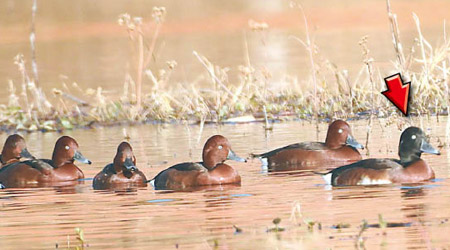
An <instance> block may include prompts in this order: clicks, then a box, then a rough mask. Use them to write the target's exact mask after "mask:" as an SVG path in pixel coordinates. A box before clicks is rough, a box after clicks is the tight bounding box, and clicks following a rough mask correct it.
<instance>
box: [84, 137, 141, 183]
mask: <svg viewBox="0 0 450 250" xmlns="http://www.w3.org/2000/svg"><path fill="white" fill-rule="evenodd" d="M92 185H93V187H94V189H110V188H114V189H115V188H131V187H146V186H147V178H146V177H145V175H144V173H142V172H141V171H139V169H137V167H136V157H135V156H134V154H133V149H132V148H131V145H130V144H129V143H128V142H122V143H121V144H120V145H119V147H117V153H116V156H115V157H114V161H113V163H111V164H108V165H106V166H105V167H104V168H103V170H102V171H100V173H98V174H97V175H96V176H95V177H94V181H93V184H92Z"/></svg>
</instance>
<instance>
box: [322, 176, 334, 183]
mask: <svg viewBox="0 0 450 250" xmlns="http://www.w3.org/2000/svg"><path fill="white" fill-rule="evenodd" d="M332 175H333V173H328V174H324V175H322V178H323V179H324V180H325V184H327V185H332V183H331V177H332Z"/></svg>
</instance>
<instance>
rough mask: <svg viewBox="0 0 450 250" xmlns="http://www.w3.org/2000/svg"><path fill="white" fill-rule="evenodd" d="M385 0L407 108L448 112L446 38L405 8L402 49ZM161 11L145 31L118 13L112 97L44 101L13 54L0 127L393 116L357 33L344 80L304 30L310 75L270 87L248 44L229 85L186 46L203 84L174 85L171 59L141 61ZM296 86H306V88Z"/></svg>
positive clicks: (261, 28) (262, 27)
mask: <svg viewBox="0 0 450 250" xmlns="http://www.w3.org/2000/svg"><path fill="white" fill-rule="evenodd" d="M387 6H388V14H389V21H390V23H391V28H392V30H391V31H392V36H393V45H394V49H395V51H396V53H397V60H396V61H395V62H394V63H393V68H394V69H395V70H396V71H398V72H402V74H403V75H404V76H406V78H409V79H410V80H411V81H412V95H413V97H414V101H413V102H412V103H411V108H410V110H411V114H412V115H423V114H448V111H449V107H450V104H449V88H448V75H449V73H450V69H449V68H448V67H447V65H448V63H449V60H450V58H449V54H450V40H449V39H447V38H446V34H445V32H444V39H443V41H444V42H443V44H441V45H438V46H436V47H433V46H431V45H430V44H429V43H428V42H427V40H426V39H425V37H423V36H422V32H421V30H420V21H419V18H418V17H417V16H415V15H414V14H413V16H414V20H415V22H416V26H417V31H418V32H417V34H418V37H417V39H416V40H415V41H416V42H415V43H414V45H413V47H412V48H411V49H409V50H408V52H409V54H404V53H405V52H404V50H403V48H402V46H401V42H400V36H399V27H398V25H397V22H396V16H395V14H394V13H392V10H391V9H390V6H389V1H388V2H387ZM164 15H165V9H164V8H155V9H154V15H153V18H154V22H156V26H155V27H156V29H155V30H154V31H153V33H152V36H151V38H148V37H147V34H144V33H143V30H144V29H142V25H143V24H144V22H143V20H142V19H141V18H139V17H131V16H129V15H127V14H123V15H121V16H120V18H119V24H120V25H122V26H123V27H124V28H125V30H126V31H127V32H128V34H129V36H130V41H131V42H130V44H131V46H133V47H134V48H135V49H134V51H135V52H136V56H135V57H136V58H137V62H136V63H135V64H136V65H137V66H136V70H135V71H134V70H133V71H134V72H136V73H135V75H134V76H133V75H131V74H130V75H127V76H126V80H125V82H124V89H123V93H124V94H123V96H122V97H121V98H120V99H119V100H114V99H111V98H109V97H107V95H106V94H105V93H104V91H103V90H102V89H101V88H98V89H87V90H81V89H79V87H78V86H77V85H76V84H73V85H71V86H67V85H64V86H63V88H62V89H54V90H53V94H54V96H55V97H56V99H55V100H56V101H52V102H50V101H49V100H48V99H47V98H46V96H45V95H44V92H43V91H42V89H41V88H39V87H38V86H36V84H35V82H36V79H35V77H30V75H29V74H28V71H27V69H26V67H25V61H24V58H23V56H22V55H18V56H17V57H16V59H15V64H16V65H17V66H18V69H19V71H20V73H21V75H22V82H21V83H12V82H11V83H10V86H9V103H8V105H1V106H0V125H1V126H2V128H3V129H17V130H27V131H36V130H41V131H49V130H64V129H72V128H74V127H90V126H93V125H95V124H100V125H109V124H118V123H146V122H173V121H183V122H185V121H188V122H193V123H194V122H205V121H206V122H209V121H211V122H224V121H227V119H229V118H233V117H239V116H243V115H253V116H255V117H257V118H263V117H264V113H263V110H264V107H265V109H266V111H267V115H268V117H269V119H277V118H279V119H285V118H284V117H287V116H288V117H290V118H301V119H309V120H313V119H314V120H317V119H324V118H335V117H340V118H349V117H356V118H359V117H368V116H369V115H370V114H372V115H373V116H379V117H385V116H388V115H391V114H395V115H396V116H397V115H398V113H397V111H396V109H395V108H394V107H392V105H390V103H389V102H387V101H385V99H384V98H385V97H384V96H382V95H381V94H380V93H379V92H381V91H382V90H384V89H385V84H384V81H383V77H384V76H381V75H380V74H379V72H380V70H379V69H377V68H375V67H374V66H373V65H372V63H371V62H372V61H371V60H372V59H371V58H369V56H368V43H367V41H368V40H367V38H365V39H364V40H363V44H362V45H363V51H364V53H363V56H362V58H363V60H362V63H361V71H360V74H359V77H358V78H356V79H349V77H348V75H349V74H348V71H346V70H338V69H337V67H336V66H335V65H333V64H332V63H330V62H329V61H328V60H326V59H324V58H326V56H323V55H321V54H320V49H319V48H318V47H317V46H316V45H315V44H314V42H313V41H312V39H310V37H309V34H308V33H307V34H306V41H305V42H302V43H303V45H304V46H305V48H306V49H307V50H308V52H309V54H308V55H309V59H310V60H309V61H310V62H311V70H312V72H311V75H309V76H307V78H306V79H303V81H301V82H299V81H297V80H296V79H294V78H289V77H286V82H285V84H284V85H285V86H288V87H285V88H279V87H276V88H274V86H272V85H273V84H275V83H272V82H271V80H272V79H271V72H268V71H267V69H265V68H254V67H253V66H252V64H251V63H250V58H249V57H248V51H247V64H246V65H242V66H239V67H237V68H238V71H239V81H238V83H237V84H231V83H230V82H229V81H228V73H229V69H228V68H224V67H221V66H220V65H217V64H215V63H214V62H211V61H209V60H208V59H207V58H205V57H204V56H202V55H201V51H200V52H195V51H194V52H193V53H194V55H193V56H195V57H196V58H197V59H198V61H199V64H201V65H203V66H204V67H205V73H207V74H208V77H209V81H210V83H211V85H210V86H211V87H210V88H207V89H203V88H198V87H197V86H196V84H195V83H192V84H190V85H182V84H177V83H174V82H171V79H170V76H171V74H172V72H173V71H174V70H177V63H176V62H175V61H170V62H167V64H166V67H165V68H163V69H160V71H159V72H157V73H155V72H152V71H151V70H150V69H149V67H148V66H149V65H150V64H151V63H152V58H153V53H154V51H155V46H156V40H157V38H158V35H159V29H160V28H161V26H162V25H163V20H164ZM305 25H307V23H306V18H305ZM249 26H250V29H251V32H270V30H269V27H268V25H267V24H265V23H261V24H260V23H257V22H255V21H251V22H249ZM244 40H245V39H244ZM300 41H301V40H300ZM264 42H266V41H264ZM245 46H247V43H246V41H245ZM246 48H247V47H246ZM247 50H248V48H247ZM416 50H417V52H416ZM330 74H331V75H333V76H334V80H332V81H330V80H327V79H328V77H327V76H328V75H330ZM144 80H145V81H147V82H150V83H151V84H152V89H151V90H150V91H149V92H148V93H143V92H142V84H143V81H144ZM304 86H314V88H313V91H309V90H308V89H307V88H305V87H304ZM86 99H90V101H86ZM375 104H376V105H375ZM375 107H376V109H375ZM261 120H262V121H264V119H261ZM449 127H450V126H449ZM449 131H450V129H449Z"/></svg>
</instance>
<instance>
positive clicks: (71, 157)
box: [0, 136, 91, 188]
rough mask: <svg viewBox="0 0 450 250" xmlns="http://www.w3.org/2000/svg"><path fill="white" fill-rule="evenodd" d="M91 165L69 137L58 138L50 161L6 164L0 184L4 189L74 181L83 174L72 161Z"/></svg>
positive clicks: (38, 160) (0, 175)
mask: <svg viewBox="0 0 450 250" xmlns="http://www.w3.org/2000/svg"><path fill="white" fill-rule="evenodd" d="M75 160H77V161H80V162H82V163H86V164H91V161H90V160H88V159H86V158H85V157H84V156H83V155H82V154H81V153H80V151H79V150H78V143H77V142H76V141H75V139H73V138H72V137H69V136H62V137H60V138H59V139H58V140H57V141H56V144H55V148H54V150H53V155H52V159H51V160H47V159H34V160H28V161H22V162H15V163H11V164H8V165H7V166H4V167H3V168H1V169H0V183H1V184H3V185H4V186H5V187H7V188H8V187H28V186H41V185H48V184H49V183H56V182H69V181H76V180H78V179H82V178H84V174H83V172H82V171H81V169H79V168H78V167H77V166H76V165H75V164H74V161H75Z"/></svg>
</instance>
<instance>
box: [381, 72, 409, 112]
mask: <svg viewBox="0 0 450 250" xmlns="http://www.w3.org/2000/svg"><path fill="white" fill-rule="evenodd" d="M384 82H385V83H386V86H387V88H388V90H386V91H383V92H381V94H383V95H384V96H386V97H387V99H389V101H391V102H392V104H394V105H395V106H396V107H397V108H398V109H400V111H402V113H403V114H404V115H405V116H408V113H409V105H408V103H409V97H410V92H411V88H410V86H411V82H407V83H403V80H402V76H401V75H400V73H397V74H395V75H391V76H388V77H386V78H384Z"/></svg>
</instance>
